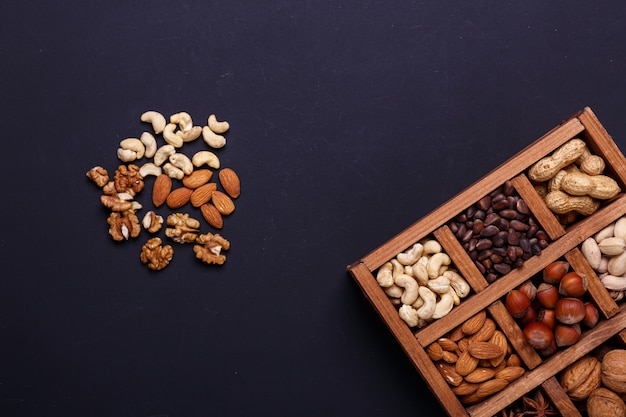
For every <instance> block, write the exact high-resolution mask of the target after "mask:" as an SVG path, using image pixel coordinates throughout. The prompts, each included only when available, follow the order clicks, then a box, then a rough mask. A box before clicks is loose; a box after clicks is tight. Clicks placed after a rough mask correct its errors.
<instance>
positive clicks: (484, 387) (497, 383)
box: [475, 379, 509, 397]
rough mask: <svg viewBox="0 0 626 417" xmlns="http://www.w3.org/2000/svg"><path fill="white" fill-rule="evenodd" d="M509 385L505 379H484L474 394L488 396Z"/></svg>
mask: <svg viewBox="0 0 626 417" xmlns="http://www.w3.org/2000/svg"><path fill="white" fill-rule="evenodd" d="M507 385H509V381H507V380H506V379H492V380H490V381H485V382H483V383H482V384H480V385H479V386H478V388H477V389H476V392H475V394H476V395H477V396H478V397H488V396H490V395H492V394H495V393H496V392H500V391H502V390H503V389H504V387H506V386H507Z"/></svg>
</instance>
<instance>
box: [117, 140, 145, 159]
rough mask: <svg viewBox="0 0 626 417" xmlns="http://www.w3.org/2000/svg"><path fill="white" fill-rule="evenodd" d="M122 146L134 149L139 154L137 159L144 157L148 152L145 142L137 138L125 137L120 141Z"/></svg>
mask: <svg viewBox="0 0 626 417" xmlns="http://www.w3.org/2000/svg"><path fill="white" fill-rule="evenodd" d="M120 148H122V149H129V150H131V151H134V152H135V153H136V154H137V159H141V158H143V155H144V153H145V152H146V147H145V146H144V144H143V143H141V141H140V140H139V139H136V138H128V139H124V140H123V141H121V142H120Z"/></svg>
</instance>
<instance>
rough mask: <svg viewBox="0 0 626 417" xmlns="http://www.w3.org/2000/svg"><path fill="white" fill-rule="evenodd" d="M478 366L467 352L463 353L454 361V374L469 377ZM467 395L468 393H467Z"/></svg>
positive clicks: (476, 360) (475, 360) (476, 361)
mask: <svg viewBox="0 0 626 417" xmlns="http://www.w3.org/2000/svg"><path fill="white" fill-rule="evenodd" d="M477 366H478V359H477V358H475V357H473V356H472V355H470V353H469V352H468V351H465V352H463V353H461V355H459V359H458V360H457V361H456V364H455V365H454V369H455V370H456V372H457V373H458V374H459V375H461V376H465V375H469V374H470V373H472V372H473V371H474V370H475V369H476V367H477ZM468 394H469V392H468Z"/></svg>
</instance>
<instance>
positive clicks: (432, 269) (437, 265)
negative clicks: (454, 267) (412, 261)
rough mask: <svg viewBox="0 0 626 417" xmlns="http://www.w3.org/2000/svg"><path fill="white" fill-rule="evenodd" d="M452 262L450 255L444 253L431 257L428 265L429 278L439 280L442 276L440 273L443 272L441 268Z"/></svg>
mask: <svg viewBox="0 0 626 417" xmlns="http://www.w3.org/2000/svg"><path fill="white" fill-rule="evenodd" d="M450 262H451V260H450V257H449V256H448V254H446V253H444V252H438V253H435V254H434V255H433V256H431V257H430V259H429V261H428V265H427V267H426V269H427V270H428V277H429V278H431V279H433V278H437V277H438V276H439V275H440V274H439V271H440V270H441V267H442V266H444V265H445V266H447V265H450Z"/></svg>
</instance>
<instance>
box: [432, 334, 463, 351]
mask: <svg viewBox="0 0 626 417" xmlns="http://www.w3.org/2000/svg"><path fill="white" fill-rule="evenodd" d="M437 343H439V346H441V348H442V349H443V350H447V351H450V352H455V351H456V350H457V349H458V348H459V345H457V344H456V342H453V341H452V340H450V339H448V338H447V337H442V338H440V339H439V340H437Z"/></svg>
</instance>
